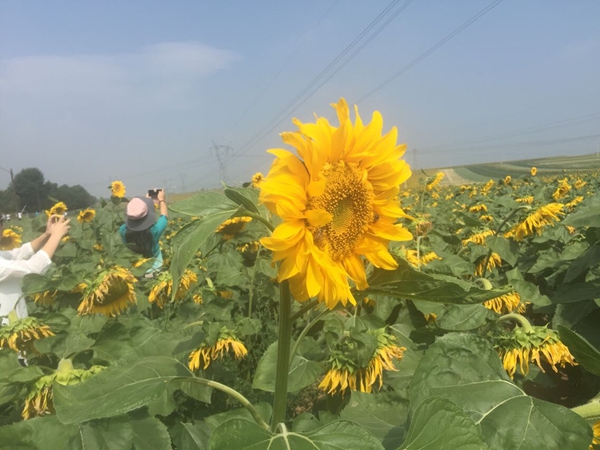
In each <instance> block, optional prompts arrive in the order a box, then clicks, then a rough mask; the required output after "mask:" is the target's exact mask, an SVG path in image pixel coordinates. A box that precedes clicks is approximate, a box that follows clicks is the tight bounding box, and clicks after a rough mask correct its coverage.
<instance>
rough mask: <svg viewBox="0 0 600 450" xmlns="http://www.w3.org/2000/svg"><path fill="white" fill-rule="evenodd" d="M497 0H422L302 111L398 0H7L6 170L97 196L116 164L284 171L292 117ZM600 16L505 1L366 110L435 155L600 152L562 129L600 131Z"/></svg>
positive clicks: (2, 183)
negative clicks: (273, 164) (275, 152)
mask: <svg viewBox="0 0 600 450" xmlns="http://www.w3.org/2000/svg"><path fill="white" fill-rule="evenodd" d="M404 3H405V0H400V1H399V2H397V4H396V5H395V6H394V8H392V9H391V11H390V13H389V14H388V15H386V16H385V17H384V20H382V21H381V22H380V23H379V24H378V26H379V25H381V24H382V23H383V22H384V21H385V20H387V19H388V18H390V17H391V16H392V14H393V13H394V11H397V10H399V9H400V8H401V7H402V6H403V5H404ZM490 3H492V2H491V0H490V1H483V0H454V1H448V0H428V1H425V0H414V1H412V2H409V4H408V6H406V8H405V9H404V10H403V11H402V12H401V13H400V14H398V16H397V17H396V18H395V19H393V20H392V21H391V22H390V23H389V25H388V26H386V27H385V28H384V29H383V30H382V31H381V33H380V34H378V35H377V36H375V37H374V38H373V39H372V41H371V42H369V43H368V44H367V45H366V46H365V47H364V48H363V50H362V51H360V52H359V53H358V54H356V56H355V57H354V58H352V59H351V60H350V61H349V62H348V63H347V64H346V65H345V66H344V67H343V68H342V69H341V70H340V71H339V72H338V73H336V74H335V75H333V76H332V77H331V79H330V80H329V81H328V82H327V83H326V84H324V85H323V86H322V87H321V88H320V89H318V90H317V91H316V92H315V93H314V94H313V95H312V96H310V97H308V98H307V99H306V101H305V102H304V103H303V104H302V105H299V106H296V105H294V104H293V103H292V106H293V107H290V108H288V109H287V110H286V109H285V108H286V106H288V105H290V102H292V101H293V100H294V99H295V98H296V97H297V96H298V94H300V93H301V92H302V91H303V90H304V89H305V88H306V87H307V86H308V85H309V83H310V82H311V81H312V80H313V79H314V78H315V77H316V76H317V75H319V74H320V73H321V71H322V70H323V69H325V68H326V67H327V66H328V65H329V64H330V63H331V62H332V61H334V59H335V58H336V57H337V56H338V55H340V53H341V52H342V51H343V50H344V49H345V48H346V47H347V46H348V45H349V44H350V43H351V42H353V40H355V39H356V38H357V37H358V36H359V35H360V34H361V32H362V31H363V30H365V28H366V27H367V26H368V25H369V24H370V23H371V22H372V21H373V20H374V19H375V18H376V17H377V16H378V15H379V14H380V13H381V12H382V11H384V9H385V8H386V7H387V6H388V5H390V1H380V0H373V1H369V2H367V1H355V0H338V1H335V0H322V1H312V0H305V1H303V2H291V1H274V0H273V1H252V2H249V1H241V0H240V1H220V2H208V1H185V0H178V1H176V2H163V1H150V0H145V1H141V0H140V1H136V0H130V1H127V2H122V1H111V0H103V1H102V2H76V1H68V0H64V1H60V2H59V1H55V2H49V1H33V0H30V1H27V2H24V1H10V0H6V1H3V2H0V167H2V168H5V169H8V168H12V169H13V170H14V171H15V173H16V172H18V171H19V170H21V169H23V168H25V167H38V168H40V169H41V170H42V171H43V172H44V174H45V176H46V178H47V179H48V180H51V181H53V182H56V183H59V184H62V183H66V184H71V185H72V184H81V185H83V186H84V187H86V188H87V189H88V190H89V191H90V192H91V193H92V194H94V195H97V196H102V195H106V194H107V190H106V186H107V185H108V183H109V181H110V180H112V179H120V180H123V181H124V182H125V184H126V186H127V188H128V194H131V195H138V194H143V193H144V192H145V190H146V189H147V188H150V187H154V186H170V187H171V189H172V190H174V191H181V190H182V189H183V188H184V187H185V188H186V190H196V189H200V188H211V187H216V186H218V185H219V184H220V178H221V177H222V176H224V177H225V178H226V181H228V182H229V183H231V184H236V183H241V182H243V181H246V180H248V179H249V178H250V177H251V176H252V174H253V173H255V172H257V171H262V172H265V173H266V172H267V171H268V168H269V164H270V161H271V156H270V155H268V154H267V153H265V151H266V150H267V149H268V148H272V147H278V146H280V139H279V136H278V133H279V132H281V131H286V130H291V129H293V125H292V124H291V117H298V118H299V119H301V120H303V121H309V120H311V118H312V117H313V113H317V114H319V115H323V116H326V117H328V118H329V119H334V114H333V113H332V109H331V107H330V106H329V104H330V103H332V102H335V101H337V100H338V98H339V97H340V96H343V97H345V98H346V99H347V100H348V101H349V102H350V103H352V102H356V101H357V100H359V99H361V98H363V97H364V96H365V94H367V93H369V92H371V91H372V90H373V89H374V88H375V87H376V86H378V85H380V84H381V83H382V82H383V81H385V80H386V79H388V78H389V77H390V76H392V75H393V74H394V73H397V72H398V71H399V70H401V69H402V68H403V67H405V66H407V65H408V64H409V63H411V62H412V61H414V60H415V59H416V58H417V57H419V56H420V55H422V54H423V53H424V52H426V51H427V50H428V49H430V48H431V47H432V46H433V45H435V44H436V43H437V42H439V41H440V40H441V39H443V38H444V37H445V36H447V35H448V34H449V33H451V32H452V31H453V30H455V29H456V28H458V27H459V26H460V25H461V24H463V23H464V22H466V21H467V20H468V19H469V18H471V17H472V16H474V15H475V14H477V12H478V11H480V10H482V9H483V8H484V7H486V6H487V5H489V4H490ZM599 17H600V2H598V1H596V0H571V1H567V0H539V1H536V0H527V1H523V0H520V1H517V0H504V1H503V2H501V3H500V4H499V5H498V6H496V7H495V8H493V9H492V10H491V11H489V12H488V13H487V14H485V15H484V16H483V17H481V18H480V19H479V20H477V21H476V22H474V23H473V24H472V25H470V26H469V27H468V28H466V29H465V30H464V31H462V32H461V33H460V34H458V35H457V36H455V37H454V38H452V39H451V40H449V41H448V42H447V43H446V44H444V45H443V46H441V47H440V48H439V49H437V50H436V51H435V52H433V53H431V54H430V55H429V56H427V57H426V58H424V59H423V60H422V61H420V62H418V63H417V64H415V65H414V66H413V67H411V68H410V69H409V70H407V71H406V72H405V73H404V74H403V75H401V76H399V77H398V78H397V79H395V80H394V81H393V82H391V83H390V84H388V85H387V86H386V87H385V88H383V89H381V90H379V91H378V92H376V93H374V94H373V95H371V96H369V97H368V98H366V99H365V100H363V101H361V102H360V103H359V109H360V111H361V115H362V116H363V118H368V117H369V116H370V114H371V113H372V111H373V110H379V111H381V113H382V114H383V117H384V123H385V127H386V128H389V127H391V126H397V127H398V128H399V130H400V140H401V141H403V142H406V143H407V144H408V148H409V151H408V153H407V160H408V161H409V163H411V164H413V163H414V150H413V149H417V168H430V167H441V166H452V165H461V164H468V163H477V162H485V161H498V160H507V159H522V158H527V157H539V156H550V155H562V154H580V153H590V152H593V151H596V148H597V145H598V139H597V138H594V137H589V138H585V139H581V140H578V141H573V140H572V141H569V142H563V143H553V141H555V140H558V141H560V140H563V139H564V138H577V137H581V136H595V135H598V134H600V102H599V101H598V100H599V99H600V78H599V77H598V74H599V73H600V26H598V18H599ZM378 26H377V27H375V28H373V29H372V30H371V34H372V33H373V31H374V30H375V29H377V28H378ZM371 34H369V33H367V34H366V36H365V37H366V38H368V37H369V36H371ZM361 42H364V41H361ZM302 100H304V97H302ZM545 125H550V126H547V127H545ZM213 143H216V144H218V145H221V146H230V150H228V151H226V150H225V149H224V147H221V148H220V149H219V150H217V151H216V152H215V150H211V147H212V146H213ZM216 153H218V154H219V156H220V158H221V160H222V162H223V166H224V167H225V168H226V169H225V171H224V172H223V171H221V170H220V167H221V166H220V164H219V161H218V158H217V154H216ZM9 178H10V177H9V175H8V173H6V172H4V171H0V189H1V188H5V187H6V185H7V184H8V181H9Z"/></svg>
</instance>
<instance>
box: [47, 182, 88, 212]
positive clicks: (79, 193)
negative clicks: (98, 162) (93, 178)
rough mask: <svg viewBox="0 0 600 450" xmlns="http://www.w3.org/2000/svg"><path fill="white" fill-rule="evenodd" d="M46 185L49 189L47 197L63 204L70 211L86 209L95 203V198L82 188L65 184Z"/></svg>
mask: <svg viewBox="0 0 600 450" xmlns="http://www.w3.org/2000/svg"><path fill="white" fill-rule="evenodd" d="M46 184H47V187H48V188H49V189H48V196H49V197H51V198H52V199H56V200H58V201H61V202H65V204H66V205H67V206H68V207H69V209H71V210H74V209H82V208H87V207H88V206H91V205H93V204H94V203H95V202H96V198H95V197H94V196H92V195H91V194H90V193H89V192H88V191H86V190H85V188H84V187H83V186H80V185H75V186H67V185H66V184H63V185H61V186H57V185H56V184H55V183H46ZM52 185H53V186H52Z"/></svg>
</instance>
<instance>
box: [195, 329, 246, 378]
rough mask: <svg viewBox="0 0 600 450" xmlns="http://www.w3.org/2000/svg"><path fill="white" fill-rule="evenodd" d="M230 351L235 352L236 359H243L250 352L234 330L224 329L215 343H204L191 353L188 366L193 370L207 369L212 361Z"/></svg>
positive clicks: (221, 357)
mask: <svg viewBox="0 0 600 450" xmlns="http://www.w3.org/2000/svg"><path fill="white" fill-rule="evenodd" d="M229 352H232V353H233V356H234V358H235V359H241V358H244V357H245V356H246V355H247V354H248V349H247V348H246V346H245V345H244V343H243V342H242V341H240V340H239V339H238V338H237V337H236V336H235V334H234V333H233V332H231V331H228V330H225V329H223V330H221V333H220V334H219V338H218V339H217V341H216V342H215V344H214V345H209V344H207V343H202V344H201V345H200V347H198V348H197V349H196V350H194V351H193V352H192V353H190V356H189V360H188V367H189V368H190V370H192V371H194V370H198V369H200V368H202V370H206V369H207V368H208V366H210V363H211V362H212V361H215V360H217V359H223V358H224V357H225V355H226V354H227V353H229Z"/></svg>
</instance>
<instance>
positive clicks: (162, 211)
mask: <svg viewBox="0 0 600 450" xmlns="http://www.w3.org/2000/svg"><path fill="white" fill-rule="evenodd" d="M157 199H158V204H159V207H160V214H161V215H162V216H165V217H169V209H168V208H167V202H165V190H164V189H163V190H162V191H159V193H158V195H157Z"/></svg>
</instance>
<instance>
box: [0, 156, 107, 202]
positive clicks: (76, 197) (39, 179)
mask: <svg viewBox="0 0 600 450" xmlns="http://www.w3.org/2000/svg"><path fill="white" fill-rule="evenodd" d="M56 202H64V203H65V204H66V205H67V206H68V207H69V209H71V210H75V209H81V208H87V207H88V206H91V205H93V204H94V203H95V202H96V197H94V196H93V195H91V194H90V193H89V192H88V191H86V190H85V188H84V187H83V186H80V185H78V184H77V185H75V186H68V185H66V184H63V185H60V186H59V185H58V184H57V183H52V182H51V181H46V180H45V178H44V174H43V173H42V171H41V170H40V169H37V168H35V167H30V168H27V169H23V170H21V171H20V172H19V173H17V174H16V175H15V177H14V180H13V181H12V182H11V183H10V185H9V186H8V188H6V189H5V190H0V213H4V214H6V213H8V214H10V213H15V212H17V211H22V210H24V211H25V212H29V213H32V212H41V211H43V210H45V209H49V208H50V207H52V205H54V204H55V203H56Z"/></svg>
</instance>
